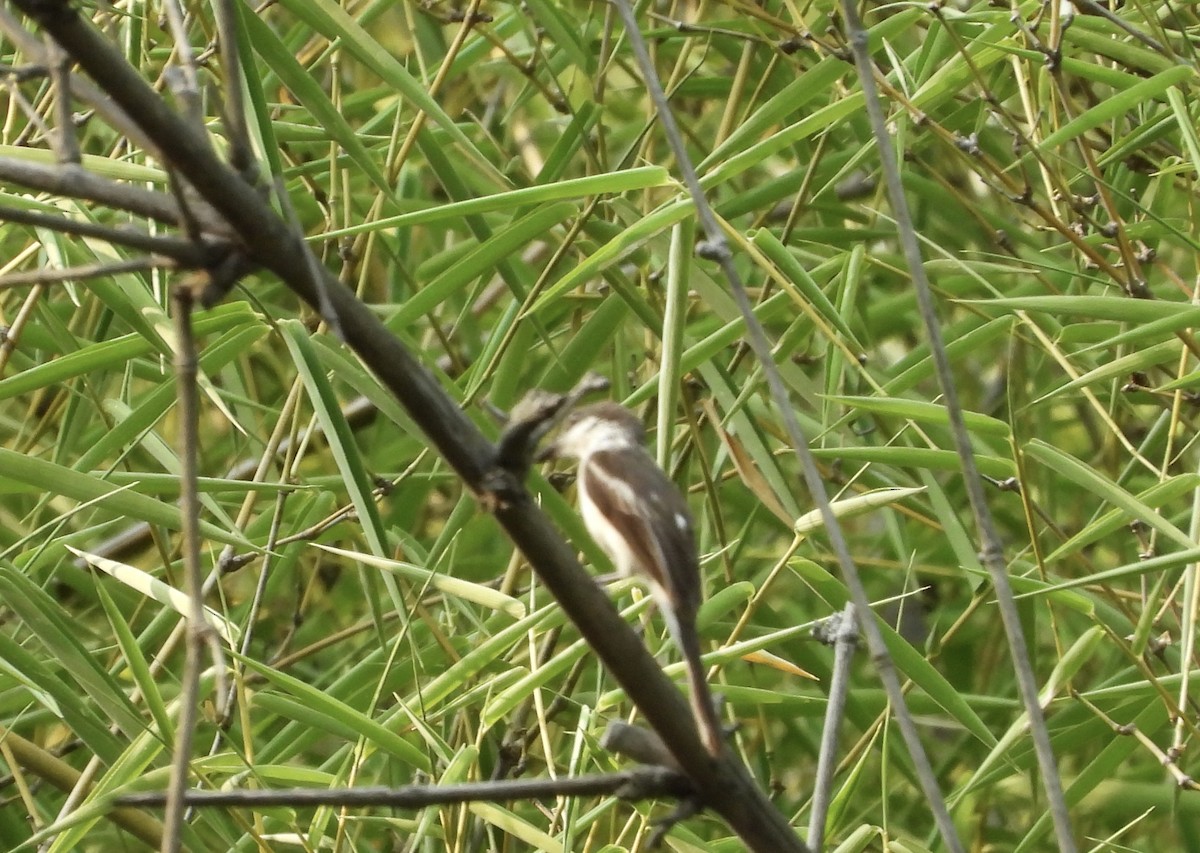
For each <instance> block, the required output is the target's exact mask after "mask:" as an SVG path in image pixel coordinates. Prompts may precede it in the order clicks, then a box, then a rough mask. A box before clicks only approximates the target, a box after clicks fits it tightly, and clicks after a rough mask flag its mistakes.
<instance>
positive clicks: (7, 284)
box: [0, 257, 177, 291]
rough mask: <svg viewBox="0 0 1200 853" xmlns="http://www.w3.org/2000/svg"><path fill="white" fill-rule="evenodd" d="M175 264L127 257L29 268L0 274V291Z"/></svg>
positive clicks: (160, 259)
mask: <svg viewBox="0 0 1200 853" xmlns="http://www.w3.org/2000/svg"><path fill="white" fill-rule="evenodd" d="M176 266H177V264H176V263H175V261H173V260H172V259H170V258H154V257H149V258H129V259H127V260H123V261H101V262H98V263H94V264H80V265H79V266H77V267H63V268H62V269H42V270H29V271H28V272H14V273H9V274H8V275H0V291H3V290H12V289H14V288H17V287H29V286H30V285H32V284H42V285H45V284H61V283H63V282H65V281H86V280H87V279H89V278H99V277H101V276H107V275H121V274H123V273H128V272H145V271H146V270H152V269H174V268H175V267H176Z"/></svg>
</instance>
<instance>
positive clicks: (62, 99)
mask: <svg viewBox="0 0 1200 853" xmlns="http://www.w3.org/2000/svg"><path fill="white" fill-rule="evenodd" d="M46 62H47V63H48V64H49V66H50V81H51V82H52V83H53V84H54V117H55V121H54V123H55V127H56V129H57V131H58V132H57V133H55V134H54V136H53V142H54V147H55V149H56V150H57V152H58V160H59V162H60V163H79V162H80V160H82V159H83V158H82V155H81V154H80V153H79V138H78V137H76V135H75V116H74V114H73V113H72V112H71V63H70V62H69V61H68V57H67V55H66V54H65V53H63V51H62V48H60V47H59V46H58V45H57V44H55V43H54V39H52V38H47V39H46Z"/></svg>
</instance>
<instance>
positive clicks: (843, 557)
mask: <svg viewBox="0 0 1200 853" xmlns="http://www.w3.org/2000/svg"><path fill="white" fill-rule="evenodd" d="M613 2H614V3H615V5H616V7H617V11H618V12H619V13H620V15H621V20H622V22H623V23H624V24H625V29H626V31H627V34H628V36H629V41H630V46H631V47H632V48H633V52H634V56H635V57H636V58H637V62H638V65H639V67H640V68H641V69H642V74H643V77H644V82H645V84H646V87H647V90H648V91H649V93H650V97H651V100H652V101H653V103H654V106H655V109H656V110H657V112H658V117H659V121H661V122H662V125H663V132H664V134H665V135H666V137H667V140H668V142H669V143H670V145H671V149H672V152H673V153H674V155H675V160H676V162H677V163H678V165H679V170H680V172H681V173H682V175H683V182H684V185H685V186H686V187H687V189H688V194H689V196H691V198H692V202H693V204H694V205H695V207H696V217H697V218H698V219H699V220H700V224H701V226H702V227H703V228H704V234H705V238H706V239H705V242H704V243H702V244H701V245H700V246H699V247H697V252H698V253H699V254H700V255H701V256H702V257H706V258H709V259H712V260H715V261H716V262H717V263H718V264H719V265H720V267H721V271H722V272H723V273H724V275H725V278H726V279H727V280H728V281H729V286H730V290H731V291H732V293H733V297H734V301H735V302H736V303H737V306H738V310H739V312H740V313H741V315H742V317H743V318H744V321H745V323H746V334H747V337H748V338H749V342H750V347H751V349H753V351H754V354H755V356H756V357H757V359H758V361H759V363H760V364H761V365H762V369H763V375H764V376H765V377H766V380H767V385H768V387H769V389H770V392H771V399H772V400H773V401H774V403H775V407H776V408H777V409H778V410H779V414H780V417H781V418H782V419H783V424H784V428H785V429H786V430H787V434H788V439H789V440H790V442H791V445H792V449H793V451H794V452H795V454H796V456H797V458H798V459H799V461H800V467H801V470H802V471H803V472H804V481H805V484H806V485H807V486H808V489H809V492H810V494H811V495H812V498H813V502H814V503H815V504H816V505H817V509H818V510H819V511H820V513H821V519H822V522H823V524H824V527H825V532H826V535H827V536H828V537H829V544H830V546H831V547H832V548H833V552H834V554H835V555H836V556H837V561H838V567H839V568H840V569H841V571H842V577H843V579H844V580H845V582H846V587H847V588H848V589H849V591H850V598H851V600H852V601H853V603H854V607H855V610H856V611H857V613H858V621H859V623H860V624H861V626H862V629H863V633H864V634H865V635H866V638H867V646H868V648H869V649H870V652H871V659H872V661H873V662H874V664H875V668H876V670H877V671H878V673H879V678H880V680H881V681H882V682H883V685H884V687H885V689H886V690H887V694H888V698H889V699H890V700H891V703H892V710H893V713H894V714H895V715H896V721H897V723H898V725H899V727H900V732H901V735H902V736H903V737H904V742H905V745H906V746H907V747H908V752H909V755H910V756H911V757H912V760H913V764H914V766H915V769H916V772H917V777H918V779H919V780H920V782H921V788H922V790H923V791H924V793H925V797H926V799H927V800H928V802H929V807H930V809H931V810H932V811H933V815H934V820H935V821H936V823H937V825H938V831H939V832H940V833H941V835H942V838H943V839H944V840H945V842H946V845H947V846H948V847H949V848H950V849H951V850H952V851H956V853H957V851H961V850H962V843H961V842H960V841H959V839H958V834H957V831H956V830H955V828H954V823H953V821H951V820H950V814H949V812H948V811H947V810H946V804H945V799H944V798H943V797H942V793H941V790H940V789H939V788H938V785H937V779H936V777H935V776H934V773H933V767H932V766H931V765H930V763H929V758H928V757H927V756H926V754H925V749H924V747H923V746H922V745H921V738H920V735H919V734H918V733H917V727H916V723H915V722H913V719H912V715H911V714H910V713H909V711H908V706H907V705H906V704H905V701H904V692H903V689H902V688H901V685H900V679H899V677H898V676H897V675H896V669H895V665H894V664H893V663H892V659H891V656H890V655H889V654H888V651H887V646H886V645H885V644H884V641H883V634H882V633H881V632H880V630H879V625H878V623H877V622H876V618H875V615H874V614H873V613H872V612H871V605H870V600H869V599H868V598H867V591H866V588H865V587H864V586H863V582H862V578H861V577H860V576H859V574H858V569H857V567H856V566H855V565H854V561H853V559H852V558H851V557H850V550H849V547H848V546H847V544H846V539H845V536H844V535H843V533H842V529H841V526H840V525H839V524H838V521H837V517H836V516H835V515H834V513H833V508H832V507H831V506H830V505H829V497H828V495H827V493H826V491H825V484H824V482H823V481H822V479H821V474H820V471H819V469H818V468H817V463H816V459H814V458H813V455H812V452H811V451H810V450H809V447H808V439H807V438H806V437H805V435H804V431H803V430H802V429H801V427H800V422H799V420H798V419H797V417H796V413H795V411H794V409H793V407H792V404H791V401H790V399H789V395H788V391H787V387H786V386H785V385H784V382H783V378H782V377H781V376H780V374H779V369H778V368H777V367H776V365H775V362H774V359H773V357H772V354H771V353H772V349H773V348H772V346H771V344H770V343H769V342H768V340H767V335H766V332H765V331H764V330H763V327H762V324H760V323H759V322H758V317H757V316H756V315H755V314H754V310H753V307H752V306H751V304H750V298H749V296H748V295H747V294H746V289H745V287H744V286H743V284H742V280H741V276H740V275H739V274H738V272H737V269H736V268H735V267H734V265H733V258H732V256H731V254H730V251H729V245H728V243H727V241H726V239H725V234H724V232H723V231H722V229H721V226H720V224H719V223H718V222H717V217H716V214H715V213H714V212H713V209H712V207H711V206H710V205H709V203H708V200H707V198H705V195H704V189H703V188H702V187H701V186H700V179H699V177H698V176H697V175H696V170H695V167H693V166H692V162H691V158H690V157H689V156H688V153H687V149H686V147H685V146H684V143H683V137H682V135H681V134H680V132H679V127H678V125H677V124H676V122H675V117H674V115H673V114H672V113H671V108H670V104H668V103H667V98H666V94H665V93H664V92H663V88H662V84H661V82H659V79H658V75H657V74H656V73H655V71H654V67H653V65H652V64H651V62H650V54H649V52H648V51H647V49H646V42H645V40H644V39H643V38H642V34H641V31H640V30H639V29H638V25H637V20H636V19H635V18H634V16H633V10H632V8H630V5H629V2H628V0H613Z"/></svg>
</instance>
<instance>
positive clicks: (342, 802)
mask: <svg viewBox="0 0 1200 853" xmlns="http://www.w3.org/2000/svg"><path fill="white" fill-rule="evenodd" d="M692 792H693V789H692V787H691V783H690V782H689V781H688V778H687V777H686V776H684V775H682V774H681V773H678V772H676V771H674V770H671V769H669V768H666V767H636V768H634V769H632V770H626V771H623V772H621V773H597V774H593V775H589V776H573V777H570V778H561V779H515V780H505V781H503V782H468V783H463V784H460V785H409V786H406V787H403V788H384V787H375V788H371V787H362V788H342V789H331V788H289V789H286V790H275V791H189V792H187V804H188V805H189V806H197V807H214V806H221V807H227V808H228V807H233V808H268V807H276V806H292V807H295V808H312V807H316V806H332V807H348V808H354V807H360V808H361V807H364V806H387V807H389V808H396V809H421V808H427V807H429V806H447V805H455V804H457V803H474V802H489V803H502V802H508V801H510V800H530V799H541V798H545V797H589V796H606V795H608V796H614V795H615V796H618V797H621V798H623V799H652V798H655V797H683V796H687V795H688V794H689V793H692ZM116 803H117V804H118V805H121V806H162V805H164V804H165V803H166V798H165V796H164V795H163V793H162V792H161V791H148V792H146V793H138V794H125V795H123V796H120V797H117V798H116Z"/></svg>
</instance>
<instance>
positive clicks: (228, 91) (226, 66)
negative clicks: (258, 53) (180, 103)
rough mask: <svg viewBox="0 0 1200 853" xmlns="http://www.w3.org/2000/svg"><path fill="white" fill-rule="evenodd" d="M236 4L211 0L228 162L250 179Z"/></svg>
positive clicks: (251, 157)
mask: <svg viewBox="0 0 1200 853" xmlns="http://www.w3.org/2000/svg"><path fill="white" fill-rule="evenodd" d="M238 5H240V4H234V3H233V2H232V1H231V0H216V2H214V3H213V17H215V18H216V19H217V49H218V51H220V55H221V70H222V71H223V72H224V74H225V85H224V86H223V87H222V89H221V93H222V96H223V97H224V99H225V103H224V105H223V107H222V110H221V112H222V114H223V115H224V116H225V135H226V137H228V139H229V162H230V163H232V164H233V168H235V169H236V170H237V171H238V173H239V174H241V175H242V176H243V177H246V178H247V179H248V180H249V176H248V175H247V173H248V172H249V171H250V169H251V168H253V166H254V148H253V147H252V146H251V145H250V131H249V130H248V129H247V128H246V102H245V99H244V98H243V96H242V61H241V58H240V57H239V55H238V20H237V16H238V12H237V8H238ZM242 8H245V7H244V6H242Z"/></svg>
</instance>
